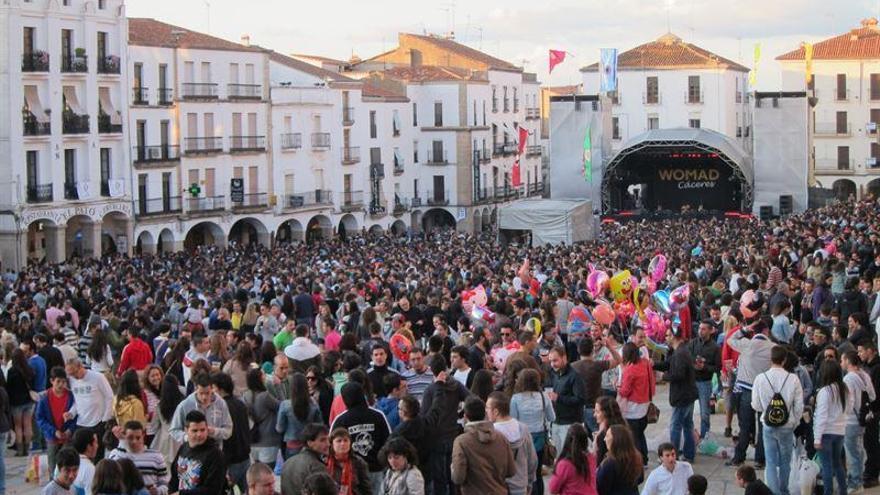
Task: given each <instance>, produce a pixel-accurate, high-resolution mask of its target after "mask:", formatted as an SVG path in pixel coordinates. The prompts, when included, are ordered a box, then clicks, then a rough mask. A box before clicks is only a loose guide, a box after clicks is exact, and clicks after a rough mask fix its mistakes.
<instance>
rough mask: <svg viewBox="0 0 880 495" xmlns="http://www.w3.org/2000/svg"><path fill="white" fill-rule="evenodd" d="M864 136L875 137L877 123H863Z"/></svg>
mask: <svg viewBox="0 0 880 495" xmlns="http://www.w3.org/2000/svg"><path fill="white" fill-rule="evenodd" d="M865 135H866V136H876V135H877V122H866V123H865Z"/></svg>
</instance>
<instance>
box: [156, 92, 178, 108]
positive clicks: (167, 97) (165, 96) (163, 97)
mask: <svg viewBox="0 0 880 495" xmlns="http://www.w3.org/2000/svg"><path fill="white" fill-rule="evenodd" d="M173 95H174V92H173V91H172V90H171V88H159V89H157V90H156V96H158V97H159V105H160V106H163V107H165V106H169V105H172V104H173V103H174V98H172V96H173Z"/></svg>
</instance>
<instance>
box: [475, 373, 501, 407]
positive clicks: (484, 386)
mask: <svg viewBox="0 0 880 495" xmlns="http://www.w3.org/2000/svg"><path fill="white" fill-rule="evenodd" d="M494 391H495V385H494V384H493V383H492V372H491V371H489V370H487V369H482V370H477V372H476V373H474V381H473V382H471V390H470V392H471V393H472V394H474V395H476V396H477V397H479V398H480V399H482V401H483V402H485V401H486V400H487V399H488V398H489V394H491V393H492V392H494Z"/></svg>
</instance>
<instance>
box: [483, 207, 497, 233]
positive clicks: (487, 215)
mask: <svg viewBox="0 0 880 495" xmlns="http://www.w3.org/2000/svg"><path fill="white" fill-rule="evenodd" d="M493 211H494V210H493ZM491 215H492V212H490V211H489V209H488V208H486V209H485V210H483V225H482V230H483V232H488V231H489V229H490V228H491V227H492V226H491V223H492V217H491Z"/></svg>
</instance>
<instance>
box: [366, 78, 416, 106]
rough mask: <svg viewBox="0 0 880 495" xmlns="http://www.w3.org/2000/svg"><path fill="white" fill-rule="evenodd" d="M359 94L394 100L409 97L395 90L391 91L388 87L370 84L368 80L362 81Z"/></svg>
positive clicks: (405, 99) (406, 99)
mask: <svg viewBox="0 0 880 495" xmlns="http://www.w3.org/2000/svg"><path fill="white" fill-rule="evenodd" d="M361 96H365V97H372V98H385V99H388V100H396V101H409V98H407V96H406V95H405V94H400V93H397V92H395V91H392V90H390V89H388V88H383V87H381V86H378V85H376V84H371V83H369V82H366V81H364V82H363V89H362V90H361Z"/></svg>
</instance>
